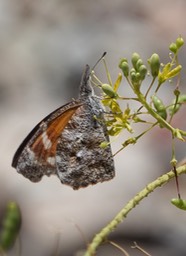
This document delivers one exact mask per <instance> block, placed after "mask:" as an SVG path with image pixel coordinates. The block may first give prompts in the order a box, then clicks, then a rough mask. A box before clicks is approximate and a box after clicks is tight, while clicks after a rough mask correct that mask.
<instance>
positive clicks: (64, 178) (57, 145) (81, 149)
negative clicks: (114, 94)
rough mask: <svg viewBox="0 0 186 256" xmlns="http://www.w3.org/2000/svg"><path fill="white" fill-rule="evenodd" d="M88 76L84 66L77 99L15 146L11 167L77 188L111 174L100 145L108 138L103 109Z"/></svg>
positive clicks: (105, 150)
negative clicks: (51, 176)
mask: <svg viewBox="0 0 186 256" xmlns="http://www.w3.org/2000/svg"><path fill="white" fill-rule="evenodd" d="M89 77H90V67H89V66H88V65H86V67H85V71H84V73H83V75H82V79H81V83H80V89H79V99H77V100H73V101H71V102H69V103H67V104H66V105H64V106H62V107H60V108H58V109H56V110H55V111H53V112H52V113H50V114H49V115H48V116H47V117H45V118H44V119H43V120H42V121H41V122H40V123H38V124H37V125H36V126H35V128H34V129H33V130H32V131H31V132H30V133H29V135H28V136H27V137H26V138H25V140H24V141H23V142H22V144H21V145H20V146H19V148H18V149H17V151H16V153H15V155H14V158H13V161H12V166H13V167H14V168H16V169H17V171H18V172H19V173H21V174H22V175H24V176H25V177H26V178H28V179H29V180H31V181H33V182H38V181H40V180H41V178H42V176H43V175H47V176H50V175H51V174H56V175H57V176H58V177H59V179H60V180H61V182H62V183H63V184H66V185H69V186H71V187H72V188H73V189H79V188H80V187H87V186H88V185H90V184H96V183H98V182H103V181H107V180H110V179H112V178H113V177H114V175H115V170H114V161H113V157H112V152H111V148H110V145H108V147H106V148H101V147H100V144H101V142H103V141H109V137H108V135H107V129H106V126H105V124H104V109H103V107H102V105H101V103H100V101H99V100H98V98H96V96H94V95H93V89H92V87H91V85H90V81H89ZM101 120H102V121H101Z"/></svg>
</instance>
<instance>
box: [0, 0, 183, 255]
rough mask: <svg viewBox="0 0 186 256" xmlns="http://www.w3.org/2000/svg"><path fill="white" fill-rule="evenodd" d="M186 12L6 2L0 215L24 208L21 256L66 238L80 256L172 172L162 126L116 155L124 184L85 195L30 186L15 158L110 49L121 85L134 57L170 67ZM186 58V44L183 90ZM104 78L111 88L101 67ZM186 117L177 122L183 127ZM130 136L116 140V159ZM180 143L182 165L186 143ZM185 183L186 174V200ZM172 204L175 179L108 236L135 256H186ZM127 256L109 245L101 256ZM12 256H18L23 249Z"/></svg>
mask: <svg viewBox="0 0 186 256" xmlns="http://www.w3.org/2000/svg"><path fill="white" fill-rule="evenodd" d="M185 11H186V2H185V1H184V0H177V1H173V0H164V1H161V0H155V1H144V0H138V1H134V0H130V1H129V0H128V1H127V0H115V1H108V0H100V1H87V0H76V1H72V0H68V1H67V0H53V1H49V0H45V1H41V0H37V1H35V0H33V1H29V0H14V1H10V0H0V124H1V125H0V164H1V165H0V208H1V209H0V211H1V212H2V210H3V208H4V206H5V204H6V202H7V201H9V200H15V201H17V202H18V203H19V205H20V207H21V210H22V215H23V225H22V230H21V234H20V236H21V240H22V255H24V256H25V255H26V256H31V255H38V256H47V255H48V256H49V255H54V252H55V249H56V246H57V245H56V244H57V240H58V238H57V236H58V237H59V238H60V241H59V244H60V245H59V251H60V253H59V255H65V256H73V255H78V252H80V251H81V250H82V249H84V248H85V247H86V244H87V243H88V241H91V239H92V237H93V235H94V234H95V233H96V232H98V231H99V230H100V229H101V228H102V227H104V225H106V224H107V223H108V222H109V221H110V220H111V219H112V218H113V217H114V216H115V215H116V214H117V212H118V211H119V210H120V209H121V208H122V207H123V206H124V205H125V203H126V202H127V201H128V200H130V199H131V198H132V197H133V196H134V195H135V194H136V193H137V192H138V191H139V190H141V189H142V188H143V187H144V186H145V185H146V184H147V183H148V182H150V181H152V180H153V179H155V178H156V177H157V176H159V175H161V174H163V173H164V172H166V171H168V170H169V169H170V164H169V162H170V158H171V138H170V135H169V134H167V133H166V132H164V131H163V130H160V129H158V128H157V129H154V130H153V131H152V132H151V133H150V134H149V136H147V138H145V139H142V140H141V141H140V142H139V143H138V144H137V145H135V146H130V147H128V148H127V149H126V150H124V151H123V152H121V153H120V154H118V155H117V156H116V157H115V165H116V177H115V179H113V180H112V181H110V182H106V183H103V184H98V185H95V186H91V187H88V188H86V189H81V190H79V191H73V190H72V189H71V188H70V187H67V186H64V185H61V183H60V181H59V180H58V179H57V177H50V178H48V177H45V178H43V179H42V181H41V182H40V183H37V184H34V183H31V182H30V181H29V180H27V179H25V178H24V177H22V176H21V175H19V174H17V172H16V171H15V170H14V169H13V168H12V167H11V161H12V157H13V154H14V152H15V150H16V149H17V147H18V146H19V144H20V143H21V141H22V140H23V139H24V137H25V136H26V135H27V134H28V132H29V131H30V130H31V129H32V128H33V127H34V126H35V124H36V123H37V122H39V121H40V120H41V119H42V118H43V117H44V116H46V115H47V114H48V113H50V112H51V111H53V110H54V109H55V108H57V107H59V106H60V105H63V104H65V103H66V102H68V101H69V100H71V99H72V98H76V97H77V96H78V85H79V81H80V77H81V73H82V70H83V68H84V66H85V64H87V63H88V64H89V65H90V66H93V65H94V64H95V62H96V61H97V60H98V58H99V57H100V56H101V55H102V53H103V52H104V51H107V56H106V59H107V63H108V66H109V69H110V72H111V76H112V78H113V80H114V79H116V77H117V74H118V72H119V70H118V68H117V65H118V61H119V59H120V58H121V57H127V58H130V56H131V54H132V53H133V52H136V51H137V52H138V53H139V54H140V55H141V57H142V58H144V59H147V58H148V57H150V56H151V54H152V53H154V52H156V53H158V54H160V56H161V61H162V62H165V61H168V45H169V44H170V43H171V42H172V41H175V39H176V38H177V37H178V36H179V35H180V34H181V35H182V37H183V38H184V39H185V40H186V30H185V26H186V19H185ZM185 57H186V48H185V46H184V47H183V50H182V55H181V56H180V62H181V64H182V65H183V72H182V74H183V79H182V82H181V84H182V89H183V90H184V87H185V82H184V79H185V68H186V58H185ZM96 74H97V76H98V77H100V78H101V79H102V80H103V81H106V75H105V70H104V67H103V65H102V63H100V64H99V65H98V66H97V67H96ZM104 79H105V80H104ZM168 86H170V85H167V87H168ZM125 87H126V84H125V86H123V87H122V88H121V89H120V92H121V93H122V94H123V95H124V94H126V91H125ZM161 93H162V95H167V96H166V97H167V101H169V98H170V99H172V97H173V96H172V95H171V93H170V92H169V90H168V88H166V86H164V87H163V89H162V90H161ZM183 115H184V111H183V112H182V115H180V116H178V117H177V124H179V125H180V126H181V127H184V125H185V119H184V118H183ZM123 136H124V137H122V136H120V138H119V139H118V140H117V142H114V143H113V152H115V151H116V150H117V149H118V147H119V145H120V143H121V142H123V141H124V138H125V137H126V136H125V135H123ZM176 146H177V158H178V160H181V159H182V158H183V157H184V156H185V144H184V143H182V144H181V143H176ZM185 184H186V179H185V178H184V177H183V176H182V177H181V178H180V186H181V192H182V195H183V197H184V196H185V197H186V195H185V193H186V189H185V187H186V186H185ZM172 197H176V187H175V181H174V180H173V181H172V182H171V183H169V184H168V185H167V186H165V187H163V188H161V189H159V190H157V191H155V192H154V194H152V195H150V196H149V197H148V198H147V199H145V200H144V201H143V202H142V203H141V204H140V205H139V206H138V207H136V209H135V210H134V211H133V212H132V213H131V214H129V216H128V218H127V219H126V220H125V221H124V222H123V224H121V225H120V226H119V228H118V229H117V230H116V231H115V232H113V233H112V235H111V236H110V237H109V239H111V240H112V241H114V242H116V243H118V244H119V245H121V246H123V247H124V248H125V249H126V250H127V251H128V252H129V253H130V255H134V256H135V255H143V254H140V252H139V251H137V250H134V249H131V248H130V246H132V245H133V241H136V242H137V243H138V244H139V245H140V246H142V247H143V248H144V249H146V250H147V251H148V252H149V253H150V254H151V255H158V256H163V255H169V256H175V255H179V256H182V255H186V248H185V240H186V228H185V221H186V215H185V213H184V212H183V211H180V210H178V209H176V208H175V207H173V206H172V205H171V203H170V199H171V198H172ZM1 215H2V214H0V216H1ZM58 234H59V235H58ZM121 254H122V253H121V252H119V251H118V250H116V249H115V248H113V247H112V246H111V245H104V246H102V247H101V248H100V250H99V251H98V254H97V255H100V256H101V255H121ZM8 255H15V249H13V250H12V251H10V253H9V254H8Z"/></svg>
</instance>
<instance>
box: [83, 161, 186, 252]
mask: <svg viewBox="0 0 186 256" xmlns="http://www.w3.org/2000/svg"><path fill="white" fill-rule="evenodd" d="M183 173H186V165H183V166H180V167H178V168H177V175H181V174H183ZM174 177H175V173H174V172H173V171H170V172H168V173H166V174H164V175H162V176H160V177H159V178H157V179H156V180H155V181H153V182H151V183H149V184H148V185H147V186H146V187H145V188H144V189H143V190H141V191H140V192H139V193H138V194H136V196H134V197H133V198H132V199H131V200H130V201H129V202H128V203H127V204H126V205H125V207H124V208H123V209H122V210H121V211H120V212H119V213H118V214H117V215H116V216H115V218H114V219H113V220H112V221H111V222H110V223H109V224H108V225H107V226H105V227H104V228H103V229H102V230H101V231H100V232H99V233H98V234H96V235H95V237H94V238H93V240H92V242H91V244H89V246H88V248H87V251H86V252H85V254H84V256H94V255H95V253H96V250H97V248H98V246H99V245H100V244H101V243H102V242H103V241H104V240H106V238H107V236H108V235H109V234H110V233H111V232H112V231H113V230H114V229H115V228H116V227H117V226H118V225H119V224H120V223H121V222H122V221H123V219H124V218H126V217H127V214H128V213H129V212H130V211H131V210H132V209H133V208H134V207H135V206H137V205H138V204H139V203H140V201H141V200H142V199H144V198H145V197H147V196H148V195H149V194H150V193H152V192H153V191H154V190H155V189H156V188H158V187H161V186H162V185H164V184H166V183H167V182H169V181H170V180H171V179H172V178H174Z"/></svg>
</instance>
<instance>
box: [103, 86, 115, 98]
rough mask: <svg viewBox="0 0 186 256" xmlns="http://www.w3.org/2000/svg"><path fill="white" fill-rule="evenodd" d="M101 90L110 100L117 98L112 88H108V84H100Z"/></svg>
mask: <svg viewBox="0 0 186 256" xmlns="http://www.w3.org/2000/svg"><path fill="white" fill-rule="evenodd" d="M101 88H102V90H103V92H104V93H105V94H106V95H107V96H109V97H110V98H116V97H117V93H116V92H115V91H114V90H113V88H112V86H110V85H109V84H102V86H101Z"/></svg>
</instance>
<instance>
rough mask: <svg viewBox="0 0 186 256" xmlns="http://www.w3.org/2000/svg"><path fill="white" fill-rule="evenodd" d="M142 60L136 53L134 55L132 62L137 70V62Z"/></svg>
mask: <svg viewBox="0 0 186 256" xmlns="http://www.w3.org/2000/svg"><path fill="white" fill-rule="evenodd" d="M139 59H140V55H139V54H138V53H136V52H134V53H133V54H132V58H131V61H132V65H133V67H134V68H135V69H136V64H137V61H138V60H139Z"/></svg>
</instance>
